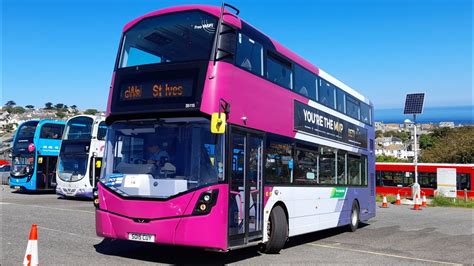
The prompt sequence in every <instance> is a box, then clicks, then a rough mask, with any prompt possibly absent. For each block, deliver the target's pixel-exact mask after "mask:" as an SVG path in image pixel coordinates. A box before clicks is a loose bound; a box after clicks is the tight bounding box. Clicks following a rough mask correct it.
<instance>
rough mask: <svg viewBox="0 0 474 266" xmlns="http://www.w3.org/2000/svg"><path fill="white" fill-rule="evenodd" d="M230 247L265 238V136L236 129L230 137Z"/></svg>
mask: <svg viewBox="0 0 474 266" xmlns="http://www.w3.org/2000/svg"><path fill="white" fill-rule="evenodd" d="M229 161H230V163H229V168H228V169H230V174H229V178H230V192H229V193H230V195H229V230H228V232H229V246H230V247H232V246H239V245H245V244H248V243H249V242H252V241H257V240H260V239H261V238H262V228H263V201H262V196H263V181H262V171H263V136H262V135H260V134H255V133H249V132H245V131H240V130H238V131H237V130H235V129H234V130H232V132H231V136H230V160H229Z"/></svg>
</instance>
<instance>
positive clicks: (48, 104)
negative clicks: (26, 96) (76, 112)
mask: <svg viewBox="0 0 474 266" xmlns="http://www.w3.org/2000/svg"><path fill="white" fill-rule="evenodd" d="M44 109H46V110H51V109H53V103H52V102H47V103H45V104H44Z"/></svg>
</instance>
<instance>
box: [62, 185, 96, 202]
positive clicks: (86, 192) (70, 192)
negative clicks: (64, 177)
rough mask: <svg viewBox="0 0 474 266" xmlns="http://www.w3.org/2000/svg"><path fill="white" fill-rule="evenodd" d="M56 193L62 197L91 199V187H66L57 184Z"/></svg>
mask: <svg viewBox="0 0 474 266" xmlns="http://www.w3.org/2000/svg"><path fill="white" fill-rule="evenodd" d="M56 194H57V195H59V196H63V197H77V198H88V199H92V188H66V187H60V186H57V187H56Z"/></svg>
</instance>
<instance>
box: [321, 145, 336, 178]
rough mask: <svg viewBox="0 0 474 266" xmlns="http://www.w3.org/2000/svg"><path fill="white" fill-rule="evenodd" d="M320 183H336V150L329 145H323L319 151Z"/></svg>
mask: <svg viewBox="0 0 474 266" xmlns="http://www.w3.org/2000/svg"><path fill="white" fill-rule="evenodd" d="M319 183H320V184H336V152H335V150H334V149H331V148H328V147H321V149H320V152H319Z"/></svg>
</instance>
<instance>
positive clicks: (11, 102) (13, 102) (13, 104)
mask: <svg viewBox="0 0 474 266" xmlns="http://www.w3.org/2000/svg"><path fill="white" fill-rule="evenodd" d="M15 105H16V102H15V101H12V100H10V101H8V102H7V103H5V106H6V107H13V106H15Z"/></svg>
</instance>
